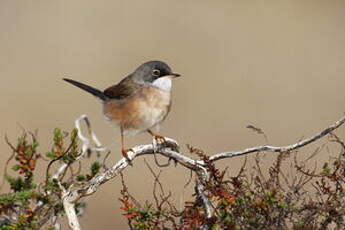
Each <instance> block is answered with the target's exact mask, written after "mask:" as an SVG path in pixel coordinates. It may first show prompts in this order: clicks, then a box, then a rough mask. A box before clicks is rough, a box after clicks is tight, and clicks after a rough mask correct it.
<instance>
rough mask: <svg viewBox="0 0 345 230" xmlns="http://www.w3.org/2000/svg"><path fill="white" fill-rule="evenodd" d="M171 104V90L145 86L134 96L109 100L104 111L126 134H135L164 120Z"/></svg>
mask: <svg viewBox="0 0 345 230" xmlns="http://www.w3.org/2000/svg"><path fill="white" fill-rule="evenodd" d="M170 105H171V96H170V92H169V91H163V90H160V89H158V88H156V87H152V86H144V87H143V88H142V89H140V90H138V91H137V92H136V93H135V94H133V95H132V96H129V97H127V98H124V99H120V100H117V99H113V100H109V101H108V102H106V103H105V104H104V106H103V113H104V115H105V117H106V118H107V119H108V120H110V121H111V122H114V123H115V124H116V125H119V126H122V127H123V129H124V131H125V134H126V132H127V134H131V133H133V134H135V133H138V132H141V131H145V130H147V129H150V128H152V127H153V126H155V125H157V124H159V123H160V122H162V121H163V120H164V119H165V117H166V116H167V114H168V112H169V110H170Z"/></svg>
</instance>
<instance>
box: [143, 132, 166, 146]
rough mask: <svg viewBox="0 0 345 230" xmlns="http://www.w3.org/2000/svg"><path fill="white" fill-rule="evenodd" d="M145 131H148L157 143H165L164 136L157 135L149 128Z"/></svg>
mask: <svg viewBox="0 0 345 230" xmlns="http://www.w3.org/2000/svg"><path fill="white" fill-rule="evenodd" d="M147 132H148V133H149V134H150V135H151V136H152V137H154V138H155V139H156V141H157V143H159V144H163V143H165V138H164V137H163V136H161V135H158V134H156V133H154V132H152V131H151V130H150V129H148V130H147Z"/></svg>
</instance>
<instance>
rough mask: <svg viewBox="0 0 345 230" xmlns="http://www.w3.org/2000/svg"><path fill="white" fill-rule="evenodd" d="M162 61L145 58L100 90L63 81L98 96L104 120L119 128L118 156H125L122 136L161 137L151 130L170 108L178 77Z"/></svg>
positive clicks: (74, 82)
mask: <svg viewBox="0 0 345 230" xmlns="http://www.w3.org/2000/svg"><path fill="white" fill-rule="evenodd" d="M179 76H180V75H179V74H176V73H173V72H172V70H171V68H170V67H169V66H168V65H167V64H166V63H164V62H162V61H149V62H146V63H144V64H142V65H140V66H139V67H138V68H137V69H136V70H135V71H134V72H133V73H131V74H130V75H128V76H127V77H125V78H124V79H122V81H120V82H119V83H118V84H116V85H113V86H111V87H109V88H107V89H105V90H104V91H101V90H98V89H96V88H93V87H91V86H88V85H85V84H83V83H80V82H77V81H74V80H72V79H68V78H64V79H63V80H65V81H67V82H69V83H71V84H72V85H74V86H77V87H79V88H81V89H83V90H85V91H87V92H88V93H91V94H92V95H94V96H96V97H98V98H99V99H100V100H101V102H102V104H103V114H104V116H105V119H106V120H108V121H110V122H111V123H112V124H115V125H116V126H117V127H119V128H120V132H121V150H122V155H123V156H124V157H125V158H126V159H127V160H129V159H128V155H127V153H128V151H130V149H125V148H124V136H126V135H135V134H138V133H141V132H144V131H147V132H148V133H149V134H150V135H152V136H153V137H154V138H155V139H156V140H157V141H158V140H161V141H162V140H163V141H164V138H163V137H162V136H160V135H158V134H155V133H154V132H152V130H151V129H152V128H153V127H155V126H157V125H158V124H160V123H161V122H162V121H163V120H164V119H165V118H166V116H167V115H168V113H169V111H170V107H171V87H172V79H173V78H176V77H179Z"/></svg>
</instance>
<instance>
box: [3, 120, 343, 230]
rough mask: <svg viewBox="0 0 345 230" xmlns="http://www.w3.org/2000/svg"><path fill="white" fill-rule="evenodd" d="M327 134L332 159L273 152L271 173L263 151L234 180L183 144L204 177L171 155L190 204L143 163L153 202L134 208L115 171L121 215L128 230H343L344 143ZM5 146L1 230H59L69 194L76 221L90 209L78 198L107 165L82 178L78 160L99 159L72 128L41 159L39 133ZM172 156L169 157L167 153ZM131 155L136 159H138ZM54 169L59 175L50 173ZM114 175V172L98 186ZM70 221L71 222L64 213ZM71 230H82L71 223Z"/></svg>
mask: <svg viewBox="0 0 345 230" xmlns="http://www.w3.org/2000/svg"><path fill="white" fill-rule="evenodd" d="M339 126H340V125H339ZM334 129H335V128H334ZM326 130H327V129H326ZM331 131H332V130H328V131H327V132H326V133H323V134H322V135H321V136H320V137H319V138H322V137H328V139H327V143H326V145H327V144H329V143H331V144H333V145H334V144H335V145H337V146H339V148H332V149H337V150H336V151H338V152H332V153H330V152H328V151H329V150H328V149H327V148H326V147H319V148H317V149H316V150H315V151H314V152H313V153H311V154H310V156H309V157H308V158H307V159H305V160H300V158H298V157H297V155H298V151H299V150H297V149H295V150H288V151H279V152H278V153H272V152H269V153H266V155H267V154H272V156H274V157H275V158H276V159H275V160H274V162H273V163H272V165H270V166H269V167H268V171H267V170H264V169H263V167H262V165H263V160H262V156H263V154H264V152H262V151H256V153H254V155H251V156H250V158H251V160H254V161H255V167H249V166H248V164H247V160H246V161H245V162H244V164H243V166H242V167H241V169H240V170H239V172H238V173H237V175H231V176H229V175H228V173H227V168H225V169H219V168H217V167H216V165H215V160H212V158H211V157H209V156H208V155H207V153H204V152H203V151H202V150H199V149H197V148H194V147H191V146H188V150H189V152H190V155H191V156H192V157H193V158H192V159H194V160H195V162H197V163H195V164H199V165H201V166H202V168H204V169H205V170H206V171H207V174H208V175H207V176H202V175H201V174H200V172H199V171H198V169H197V168H193V165H192V164H191V163H190V164H189V163H186V162H184V160H186V159H184V160H183V159H182V160H181V159H179V158H174V155H169V156H170V158H171V157H172V158H173V160H175V161H176V163H178V164H182V165H183V164H184V166H185V167H187V168H189V169H190V172H192V175H191V178H190V181H189V183H190V185H191V186H195V194H194V196H193V199H192V200H190V201H185V207H184V209H183V210H178V209H177V208H176V207H175V206H174V202H173V201H172V200H171V195H172V194H171V193H170V192H167V191H165V189H164V187H163V185H162V183H161V181H160V173H161V172H162V171H160V172H158V173H157V172H155V171H154V170H153V168H152V167H151V166H150V165H149V164H148V163H147V162H146V161H145V163H146V165H147V167H148V169H149V171H150V172H151V173H152V175H153V178H154V180H153V194H152V198H153V199H152V200H153V201H152V202H149V201H147V202H145V203H140V202H138V201H137V200H136V199H135V197H134V196H133V195H132V194H131V193H130V188H128V187H127V185H126V182H125V181H126V180H125V175H123V174H122V172H121V171H118V174H117V175H120V176H121V180H122V187H123V188H122V191H121V194H122V195H121V197H120V198H119V203H121V208H120V209H121V210H119V211H121V212H122V213H123V216H124V218H126V219H127V220H128V226H129V228H130V229H135V230H139V229H143V230H144V229H152V230H156V229H157V230H158V229H162V230H163V229H164V230H168V229H174V230H175V229H176V230H177V229H212V230H218V229H229V230H232V229H296V230H302V229H304V230H314V229H315V230H316V229H344V225H345V223H344V222H345V220H344V217H345V143H344V141H343V140H342V138H340V137H338V136H337V135H336V134H335V133H333V132H331ZM321 133H322V132H321ZM79 137H80V136H79ZM318 140H319V139H318ZM6 141H7V143H8V145H9V149H10V150H11V151H12V154H11V156H10V158H9V160H8V161H7V163H6V168H5V177H4V179H5V182H6V183H8V184H9V187H10V191H9V192H7V193H2V194H1V195H0V216H1V217H0V229H1V230H36V229H43V228H44V229H50V230H52V229H59V228H60V225H59V220H60V219H61V217H64V216H66V210H67V211H68V207H66V203H64V201H65V200H64V199H65V197H66V194H70V193H69V192H71V191H72V192H76V193H78V194H79V195H80V197H78V199H76V200H73V202H71V203H73V206H72V207H73V210H75V211H76V215H77V216H78V217H79V216H81V215H82V214H83V210H84V209H85V208H86V205H87V204H86V203H84V202H83V201H82V197H83V196H84V195H85V196H86V195H90V194H89V193H87V192H86V190H87V189H88V186H90V184H92V183H95V182H94V181H96V180H100V178H101V179H102V178H103V177H101V176H103V174H106V173H108V174H109V170H111V169H110V168H109V167H105V165H104V163H105V161H106V159H105V158H106V157H104V158H103V160H101V161H97V160H96V161H94V163H92V164H91V165H90V166H88V167H89V168H90V169H89V172H88V173H81V172H82V171H81V167H87V166H85V165H83V166H81V161H79V159H80V158H81V156H83V157H92V158H97V157H100V156H95V155H93V154H91V151H90V148H87V149H85V148H84V147H83V146H80V143H79V139H78V131H77V130H76V129H75V130H73V131H72V132H70V133H67V132H63V131H61V130H60V129H55V130H54V135H53V140H52V147H51V149H50V150H49V151H47V152H45V153H44V154H42V153H41V151H39V150H38V146H39V142H38V140H37V134H36V133H31V132H24V133H23V135H22V136H21V137H19V138H18V141H17V143H16V144H13V143H12V142H10V141H8V140H7V138H6ZM308 144H309V143H308ZM319 146H321V144H319ZM168 147H169V146H162V148H160V149H158V150H159V151H158V152H156V151H154V152H155V153H157V154H158V153H160V154H163V153H164V149H163V148H168ZM171 149H172V147H171V148H170V150H171ZM174 149H176V146H174ZM84 150H85V153H87V154H85V155H83V154H84ZM144 150H145V148H144ZM144 150H142V151H144ZM170 150H169V151H170ZM145 151H152V149H151V150H150V149H149V150H145ZM169 151H167V153H171V152H169ZM176 151H177V150H176ZM162 152H163V153H162ZM150 153H151V154H152V152H150ZM146 154H148V153H146ZM255 154H256V155H255ZM320 154H328V155H332V156H334V157H331V158H330V159H329V161H327V162H318V163H319V165H320V164H321V165H322V167H319V168H318V167H312V168H310V165H313V164H310V163H312V162H315V161H318V157H319V156H320ZM142 155H143V154H142ZM153 155H154V156H155V154H153ZM138 156H139V155H138ZM132 157H133V159H134V157H135V156H132ZM37 161H46V175H45V176H44V177H42V176H41V175H38V174H37V172H36V163H37ZM124 162H125V160H124V161H123V162H122V164H120V166H121V165H122V166H123V165H124ZM265 164H266V165H265V168H267V163H265ZM307 165H308V166H307ZM59 167H60V168H59ZM114 167H115V166H113V168H114ZM53 168H54V169H56V168H58V170H57V171H56V172H52V171H54V170H52V169H53ZM115 168H116V167H115ZM162 170H164V169H163V168H162ZM186 173H188V171H186ZM108 174H107V175H108ZM113 177H115V174H114V175H112V177H111V176H109V177H107V179H105V180H104V181H102V182H100V184H101V183H103V182H106V181H107V180H109V179H111V178H113ZM34 181H35V182H36V181H39V183H37V182H36V183H34ZM181 183H185V182H181ZM2 192H4V191H2ZM84 192H85V193H84ZM71 194H72V193H71ZM91 194H92V193H91ZM72 216H73V213H72ZM67 217H68V218H71V216H70V215H68V214H67ZM72 222H73V221H72ZM70 224H71V223H70ZM71 227H72V228H74V229H78V228H79V226H75V225H74V226H73V224H72V226H71Z"/></svg>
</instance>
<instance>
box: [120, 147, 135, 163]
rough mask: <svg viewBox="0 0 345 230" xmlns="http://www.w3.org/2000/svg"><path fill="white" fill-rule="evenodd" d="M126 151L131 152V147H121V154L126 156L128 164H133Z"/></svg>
mask: <svg viewBox="0 0 345 230" xmlns="http://www.w3.org/2000/svg"><path fill="white" fill-rule="evenodd" d="M128 152H133V150H132V149H122V156H123V157H124V158H126V160H127V162H128V164H129V165H131V166H133V164H132V160H131V159H129V157H128Z"/></svg>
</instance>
